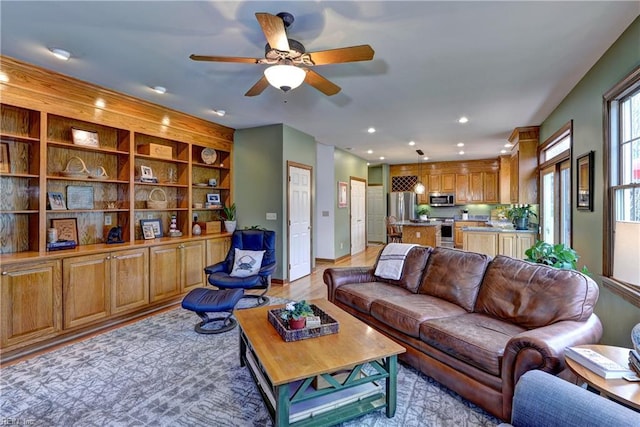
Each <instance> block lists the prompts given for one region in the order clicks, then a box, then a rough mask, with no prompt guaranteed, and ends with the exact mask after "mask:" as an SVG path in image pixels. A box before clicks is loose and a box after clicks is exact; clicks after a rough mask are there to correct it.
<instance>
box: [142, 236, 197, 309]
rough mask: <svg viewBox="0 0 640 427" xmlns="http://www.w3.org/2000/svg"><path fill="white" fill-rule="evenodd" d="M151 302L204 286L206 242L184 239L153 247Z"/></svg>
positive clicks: (151, 259) (151, 255)
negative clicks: (184, 240) (181, 241)
mask: <svg viewBox="0 0 640 427" xmlns="http://www.w3.org/2000/svg"><path fill="white" fill-rule="evenodd" d="M149 257H150V261H149V264H150V273H149V280H150V286H149V287H150V299H151V302H155V301H161V300H165V299H169V298H172V297H176V296H178V295H180V294H181V293H184V292H188V291H189V290H191V289H194V288H197V287H199V286H204V284H205V277H204V267H205V261H206V257H205V243H204V242H203V241H196V242H183V243H176V244H172V245H162V246H155V247H152V248H151V249H150V255H149Z"/></svg>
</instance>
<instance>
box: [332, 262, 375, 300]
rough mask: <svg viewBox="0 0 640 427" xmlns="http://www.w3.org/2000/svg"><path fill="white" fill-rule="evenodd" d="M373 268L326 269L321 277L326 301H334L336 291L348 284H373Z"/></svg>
mask: <svg viewBox="0 0 640 427" xmlns="http://www.w3.org/2000/svg"><path fill="white" fill-rule="evenodd" d="M374 271H375V270H374V268H373V267H341V268H327V269H326V270H325V271H324V274H323V275H322V278H323V280H324V283H325V284H326V285H327V299H328V300H329V301H331V302H333V301H334V297H335V292H336V289H338V288H339V287H340V286H342V285H346V284H349V283H366V282H375V280H376V279H375V277H374V276H373V273H374Z"/></svg>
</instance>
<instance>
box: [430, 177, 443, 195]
mask: <svg viewBox="0 0 640 427" xmlns="http://www.w3.org/2000/svg"><path fill="white" fill-rule="evenodd" d="M441 191H442V189H441V186H440V175H429V192H430V193H439V192H441Z"/></svg>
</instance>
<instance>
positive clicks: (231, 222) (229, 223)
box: [222, 203, 236, 233]
mask: <svg viewBox="0 0 640 427" xmlns="http://www.w3.org/2000/svg"><path fill="white" fill-rule="evenodd" d="M222 212H223V213H224V217H225V221H224V229H225V230H227V233H233V232H234V231H235V230H236V204H235V203H232V204H231V206H224V207H223V208H222Z"/></svg>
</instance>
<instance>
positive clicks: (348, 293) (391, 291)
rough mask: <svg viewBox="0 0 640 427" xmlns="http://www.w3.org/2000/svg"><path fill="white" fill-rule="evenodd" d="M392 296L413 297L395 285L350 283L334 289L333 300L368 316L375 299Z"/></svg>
mask: <svg viewBox="0 0 640 427" xmlns="http://www.w3.org/2000/svg"><path fill="white" fill-rule="evenodd" d="M393 296H415V294H412V293H411V292H409V291H407V290H406V289H404V288H401V287H399V286H397V285H392V284H388V283H381V282H365V283H351V284H348V285H343V286H340V287H339V288H338V289H336V294H335V299H336V301H339V302H341V303H343V304H345V305H347V306H349V307H352V308H354V309H356V310H358V311H360V312H362V313H366V314H369V312H370V310H371V304H372V303H373V302H374V301H375V300H377V299H387V298H390V297H393Z"/></svg>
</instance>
